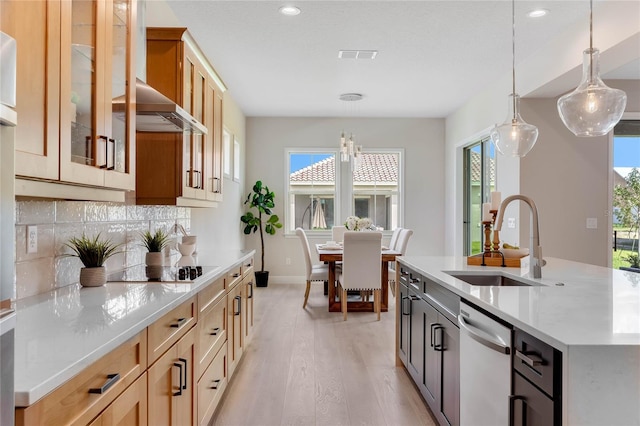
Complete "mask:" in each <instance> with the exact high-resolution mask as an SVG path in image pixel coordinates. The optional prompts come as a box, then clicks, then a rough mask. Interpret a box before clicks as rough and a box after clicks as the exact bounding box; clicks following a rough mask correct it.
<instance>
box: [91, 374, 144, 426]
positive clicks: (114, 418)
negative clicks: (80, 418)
mask: <svg viewBox="0 0 640 426" xmlns="http://www.w3.org/2000/svg"><path fill="white" fill-rule="evenodd" d="M147 423H148V422H147V373H144V374H143V375H142V376H140V377H138V379H137V380H136V381H135V382H133V384H132V385H131V386H129V387H128V388H127V390H125V391H124V392H123V393H122V394H121V395H120V396H119V397H117V398H116V399H115V401H113V402H112V403H111V405H109V406H108V407H107V408H106V409H105V410H104V411H103V412H102V414H100V415H99V416H98V418H96V419H95V420H94V421H93V422H91V426H143V425H146V424H147Z"/></svg>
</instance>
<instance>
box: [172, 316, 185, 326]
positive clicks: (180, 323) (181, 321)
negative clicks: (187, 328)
mask: <svg viewBox="0 0 640 426" xmlns="http://www.w3.org/2000/svg"><path fill="white" fill-rule="evenodd" d="M185 322H187V319H186V318H178V322H176V323H175V324H171V327H173V328H180V327H182V326H183V325H184V324H185Z"/></svg>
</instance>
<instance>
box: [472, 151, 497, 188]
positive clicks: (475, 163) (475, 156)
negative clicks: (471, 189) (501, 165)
mask: <svg viewBox="0 0 640 426" xmlns="http://www.w3.org/2000/svg"><path fill="white" fill-rule="evenodd" d="M480 163H481V157H480V153H479V152H476V151H471V182H480V177H481V176H482V168H481V167H480V166H481V164H480ZM489 167H490V169H491V176H493V177H494V179H495V176H496V159H495V158H489Z"/></svg>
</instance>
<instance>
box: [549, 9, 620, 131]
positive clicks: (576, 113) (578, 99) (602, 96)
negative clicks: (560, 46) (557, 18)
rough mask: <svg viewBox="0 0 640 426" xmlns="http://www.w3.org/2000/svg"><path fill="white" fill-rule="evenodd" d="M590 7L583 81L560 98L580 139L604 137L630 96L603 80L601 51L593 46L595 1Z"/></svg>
mask: <svg viewBox="0 0 640 426" xmlns="http://www.w3.org/2000/svg"><path fill="white" fill-rule="evenodd" d="M589 5H590V12H589V48H588V49H587V50H585V51H584V52H583V55H582V57H583V64H582V80H581V81H580V84H579V85H578V87H577V88H576V90H574V91H573V92H571V93H568V94H566V95H564V96H561V97H560V99H558V112H559V113H560V118H561V119H562V122H563V123H564V125H565V126H567V128H568V129H569V130H571V132H572V133H573V134H575V135H576V136H603V135H606V134H607V133H609V132H610V131H611V129H613V127H614V126H615V125H616V124H617V123H618V121H620V118H621V117H622V113H623V112H624V108H625V106H626V105H627V95H626V93H624V92H623V91H622V90H618V89H613V88H611V87H608V86H607V85H606V84H604V83H603V81H602V79H600V64H599V61H600V52H599V50H598V49H595V48H594V47H593V0H590V1H589Z"/></svg>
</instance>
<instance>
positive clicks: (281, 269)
mask: <svg viewBox="0 0 640 426" xmlns="http://www.w3.org/2000/svg"><path fill="white" fill-rule="evenodd" d="M342 129H348V130H349V131H352V132H353V133H354V134H355V135H356V138H357V141H358V143H361V144H362V145H364V147H365V148H394V147H400V148H404V150H405V175H404V184H405V194H407V196H406V197H405V209H404V212H405V213H404V227H405V228H411V229H413V230H414V234H413V237H412V239H411V241H410V242H409V247H408V250H407V251H408V253H409V254H426V255H440V254H442V247H443V246H444V240H445V238H448V237H445V234H444V231H443V226H442V224H443V223H444V206H443V202H442V201H443V200H444V199H445V193H444V163H443V161H442V160H443V158H444V120H442V119H426V118H424V119H391V118H387V119H367V118H360V119H341V118H268V117H249V118H247V158H246V160H247V171H246V177H247V182H246V184H245V187H246V188H250V185H252V184H253V183H254V182H255V181H256V180H258V179H260V180H262V181H263V183H265V184H266V185H268V186H269V188H270V189H271V190H272V191H274V192H275V194H276V209H275V211H276V214H278V215H280V216H282V215H283V208H284V197H283V195H284V191H285V177H286V174H287V171H286V165H285V148H288V147H320V148H323V147H327V148H337V146H338V143H339V135H340V131H341V130H342ZM238 222H239V221H238ZM324 239H325V240H326V239H328V238H324ZM247 240H248V242H247V245H248V246H249V247H252V248H257V249H258V250H259V238H258V237H257V235H252V236H250V237H248V238H247ZM310 242H311V243H312V244H313V243H315V242H321V241H316V240H312V241H310ZM265 245H266V259H265V269H268V270H269V271H270V272H271V276H277V277H281V276H301V275H304V263H303V262H304V261H303V258H302V253H301V251H300V242H299V240H298V239H297V238H296V237H285V236H284V235H283V232H282V231H280V232H278V234H277V235H275V236H267V237H266V239H265ZM287 257H288V258H291V265H285V258H287ZM259 266H260V265H258V267H259Z"/></svg>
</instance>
